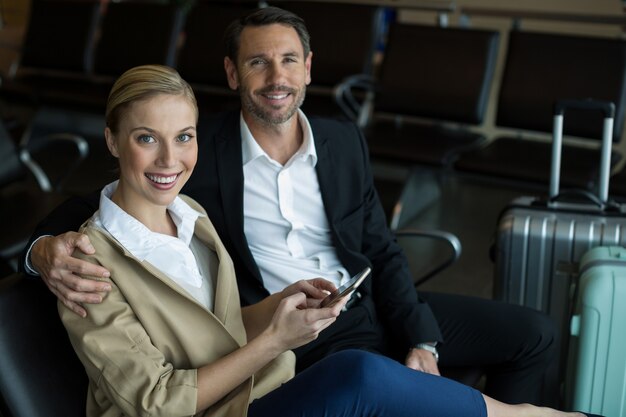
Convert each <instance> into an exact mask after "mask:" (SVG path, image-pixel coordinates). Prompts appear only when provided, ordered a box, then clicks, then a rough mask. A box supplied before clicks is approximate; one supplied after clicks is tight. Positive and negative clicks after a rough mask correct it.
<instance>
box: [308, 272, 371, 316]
mask: <svg viewBox="0 0 626 417" xmlns="http://www.w3.org/2000/svg"><path fill="white" fill-rule="evenodd" d="M370 272H372V269H371V268H370V267H369V266H367V267H365V269H364V270H362V271H361V272H359V273H358V274H356V275H355V276H353V277H352V278H350V281H348V282H346V283H345V284H343V285H342V286H341V287H339V288H337V291H335V292H333V293H332V294H329V295H328V297H326V298H324V299H323V300H322V302H321V303H320V307H331V306H333V305H334V304H335V303H336V302H338V301H339V300H341V299H342V298H343V297H345V296H346V295H348V294H350V293H351V292H352V291H354V290H356V289H357V288H358V287H359V285H361V283H362V282H363V280H364V279H365V278H367V276H368V275H369V274H370Z"/></svg>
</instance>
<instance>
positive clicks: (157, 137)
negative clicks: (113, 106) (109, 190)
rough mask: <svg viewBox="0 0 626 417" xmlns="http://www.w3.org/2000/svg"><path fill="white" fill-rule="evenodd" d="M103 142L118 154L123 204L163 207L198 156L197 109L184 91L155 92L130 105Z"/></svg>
mask: <svg viewBox="0 0 626 417" xmlns="http://www.w3.org/2000/svg"><path fill="white" fill-rule="evenodd" d="M105 136H106V141H107V146H108V147H109V150H110V151H111V153H112V154H113V156H115V157H117V158H119V164H120V184H119V186H118V190H117V192H116V193H119V197H120V198H121V201H122V202H123V204H124V205H126V207H123V208H128V207H132V208H133V209H134V210H137V209H139V207H140V206H145V205H159V206H167V205H169V204H170V203H171V202H172V201H173V200H174V198H175V197H176V196H177V195H178V193H179V192H180V190H181V188H182V187H183V185H184V184H185V183H186V182H187V180H188V179H189V176H190V175H191V172H192V171H193V168H194V166H195V165H196V160H197V157H198V144H197V141H196V111H195V108H194V107H193V106H192V104H191V103H190V102H189V100H188V99H187V98H185V97H184V96H182V95H171V94H159V95H157V96H154V97H151V98H149V99H146V100H142V101H136V102H134V103H132V104H131V105H130V106H129V107H128V108H127V109H126V110H125V112H124V113H123V114H122V117H121V118H120V125H119V127H118V131H117V133H116V134H113V132H112V131H111V130H110V129H109V128H106V130H105Z"/></svg>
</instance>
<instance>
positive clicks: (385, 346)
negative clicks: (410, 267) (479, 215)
mask: <svg viewBox="0 0 626 417" xmlns="http://www.w3.org/2000/svg"><path fill="white" fill-rule="evenodd" d="M420 296H421V297H422V298H423V299H425V300H426V301H427V302H428V304H429V305H430V307H431V309H432V310H433V312H434V315H435V317H436V318H437V321H438V323H439V326H440V328H441V331H442V334H443V337H444V339H445V342H444V343H443V344H442V345H440V346H439V348H438V349H439V353H440V362H439V366H440V368H441V370H442V373H443V375H446V374H447V371H448V370H452V369H458V368H467V367H479V368H480V369H481V370H482V371H483V372H484V373H485V375H486V386H485V393H486V394H487V395H489V396H491V397H493V398H495V399H498V400H500V401H503V402H507V403H512V404H516V403H524V402H529V403H533V404H537V405H555V401H556V399H558V385H557V381H552V380H547V379H546V369H548V368H549V366H550V365H551V364H552V363H555V362H556V360H557V351H558V349H557V342H556V335H557V331H556V328H555V325H554V323H553V321H552V320H551V319H550V318H549V317H548V316H546V315H544V314H542V313H539V312H536V311H534V310H531V309H527V308H524V307H519V306H515V305H511V304H506V303H502V302H497V301H491V300H484V299H481V298H474V297H466V296H458V295H451V294H441V293H426V292H420ZM344 349H363V350H369V351H374V352H380V353H382V354H384V355H386V356H388V357H391V358H393V359H395V360H397V361H399V362H401V363H404V359H405V357H406V354H407V347H406V346H398V345H397V344H394V343H393V341H392V339H391V337H390V336H389V335H388V334H386V333H385V330H384V328H383V326H382V324H381V323H379V322H378V320H377V319H376V318H372V317H371V316H370V314H369V313H368V312H367V311H366V309H365V308H363V307H361V306H359V305H357V306H355V307H353V308H352V309H350V310H349V311H348V312H346V313H343V314H342V315H341V316H340V317H339V319H338V320H337V322H336V323H334V324H333V325H332V326H331V327H330V328H328V329H326V330H325V331H324V332H322V334H320V337H319V338H318V340H316V341H314V342H312V343H310V344H309V345H306V346H304V347H302V348H300V349H297V350H296V351H295V352H296V356H297V358H298V370H302V369H305V368H307V367H308V366H310V365H312V364H313V363H315V362H317V361H318V360H320V359H321V358H323V357H325V356H327V355H329V354H331V353H333V352H337V351H340V350H344Z"/></svg>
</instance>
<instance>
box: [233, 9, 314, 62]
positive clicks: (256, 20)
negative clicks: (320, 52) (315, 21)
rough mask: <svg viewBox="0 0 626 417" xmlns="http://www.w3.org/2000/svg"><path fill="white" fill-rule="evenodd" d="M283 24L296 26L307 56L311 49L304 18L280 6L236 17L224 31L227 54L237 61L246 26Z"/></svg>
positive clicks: (295, 28)
mask: <svg viewBox="0 0 626 417" xmlns="http://www.w3.org/2000/svg"><path fill="white" fill-rule="evenodd" d="M276 23H277V24H281V25H286V26H290V27H292V28H294V30H295V31H296V33H297V34H298V37H299V38H300V43H302V49H303V50H304V57H305V58H306V57H307V56H308V55H309V52H310V51H311V44H310V36H309V32H308V30H307V29H306V26H305V25H304V20H303V19H302V18H301V17H299V16H298V15H296V14H294V13H291V12H290V11H287V10H284V9H280V8H278V7H264V8H261V9H256V10H254V11H252V12H250V13H248V14H246V15H244V16H242V17H240V18H238V19H235V20H234V21H233V22H232V23H231V24H230V25H228V27H227V28H226V32H224V45H225V47H226V55H227V56H228V57H229V58H230V59H231V60H232V61H233V62H235V63H236V62H237V54H238V53H239V44H240V40H241V32H243V29H244V28H245V27H246V26H267V25H273V24H276Z"/></svg>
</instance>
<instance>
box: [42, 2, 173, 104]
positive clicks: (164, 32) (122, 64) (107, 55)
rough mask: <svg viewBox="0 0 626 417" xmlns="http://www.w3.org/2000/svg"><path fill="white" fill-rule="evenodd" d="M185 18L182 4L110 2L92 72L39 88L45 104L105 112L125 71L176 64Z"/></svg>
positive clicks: (103, 18)
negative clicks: (143, 66) (109, 98)
mask: <svg viewBox="0 0 626 417" xmlns="http://www.w3.org/2000/svg"><path fill="white" fill-rule="evenodd" d="M183 23H184V13H183V9H182V8H181V7H180V6H178V5H176V4H165V3H159V2H145V1H140V0H131V1H124V2H109V3H108V4H107V5H106V10H105V11H103V15H102V18H101V23H100V26H99V36H98V40H97V42H96V44H95V48H94V51H93V62H92V66H91V72H90V73H89V74H88V76H87V77H82V78H80V79H73V80H67V81H65V80H59V81H57V82H56V83H55V84H54V85H51V86H49V88H46V89H45V90H44V91H42V92H40V97H41V101H42V103H43V104H46V105H48V106H56V107H65V108H76V109H79V110H81V111H89V112H95V113H96V114H104V110H105V107H106V100H107V97H108V95H109V92H110V90H111V87H112V85H113V82H114V81H115V79H116V78H117V77H119V76H120V75H122V73H123V72H124V71H126V70H128V69H130V68H132V67H135V66H137V65H144V64H161V65H168V66H174V65H175V59H176V51H177V46H178V42H179V38H180V35H181V31H182V27H183Z"/></svg>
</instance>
